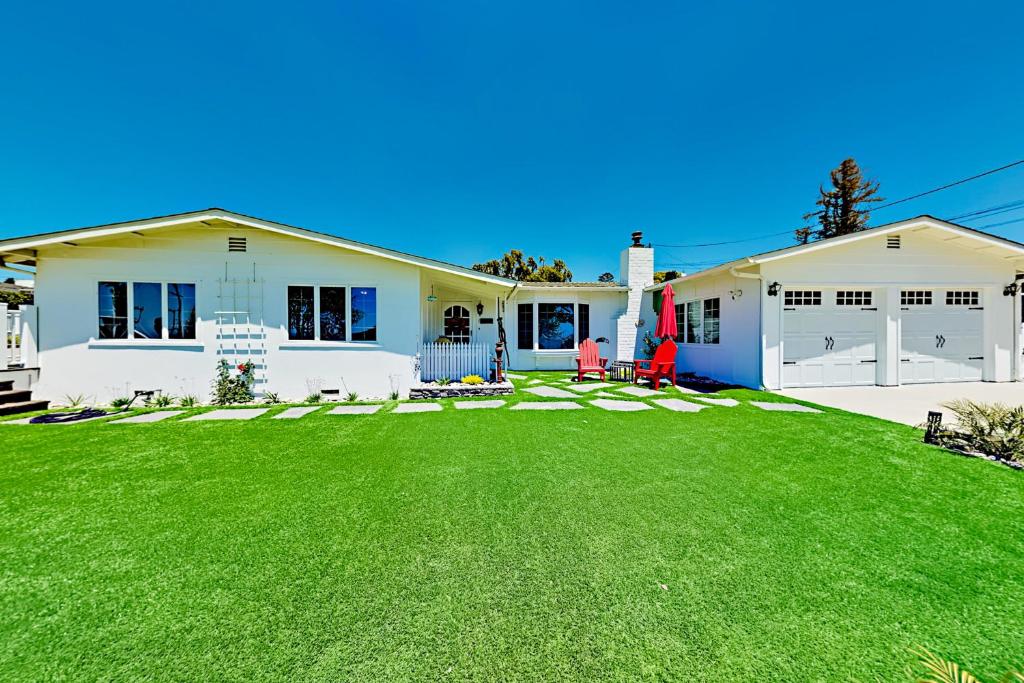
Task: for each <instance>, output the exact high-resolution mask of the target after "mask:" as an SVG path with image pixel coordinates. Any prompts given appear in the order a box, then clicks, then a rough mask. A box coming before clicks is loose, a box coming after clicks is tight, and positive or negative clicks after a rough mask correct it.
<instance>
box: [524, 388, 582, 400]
mask: <svg viewBox="0 0 1024 683" xmlns="http://www.w3.org/2000/svg"><path fill="white" fill-rule="evenodd" d="M524 391H528V392H530V393H531V394H533V395H534V396H543V397H544V398H577V396H576V394H574V393H572V392H571V391H566V390H565V389H559V388H557V387H534V388H532V389H525V390H524Z"/></svg>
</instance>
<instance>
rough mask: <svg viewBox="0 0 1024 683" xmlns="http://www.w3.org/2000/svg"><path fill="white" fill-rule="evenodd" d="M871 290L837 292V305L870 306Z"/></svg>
mask: <svg viewBox="0 0 1024 683" xmlns="http://www.w3.org/2000/svg"><path fill="white" fill-rule="evenodd" d="M870 305H871V292H858V291H844V290H842V289H840V290H839V291H838V292H836V306H870Z"/></svg>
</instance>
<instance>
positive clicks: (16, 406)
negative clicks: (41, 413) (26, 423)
mask: <svg viewBox="0 0 1024 683" xmlns="http://www.w3.org/2000/svg"><path fill="white" fill-rule="evenodd" d="M49 407H50V402H49V401H22V402H20V403H3V404H0V415H17V414H18V413H31V412H32V411H34V410H46V409H47V408H49Z"/></svg>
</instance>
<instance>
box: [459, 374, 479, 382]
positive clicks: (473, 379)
mask: <svg viewBox="0 0 1024 683" xmlns="http://www.w3.org/2000/svg"><path fill="white" fill-rule="evenodd" d="M461 381H462V383H463V384H483V383H484V378H483V377H481V376H480V375H466V376H465V377H463V378H462V380H461Z"/></svg>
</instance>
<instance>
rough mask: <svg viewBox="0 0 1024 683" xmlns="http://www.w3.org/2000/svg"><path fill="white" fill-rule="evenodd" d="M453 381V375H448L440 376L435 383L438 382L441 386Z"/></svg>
mask: <svg viewBox="0 0 1024 683" xmlns="http://www.w3.org/2000/svg"><path fill="white" fill-rule="evenodd" d="M451 383H452V378H451V377H447V376H446V377H438V378H437V379H435V380H434V384H436V385H437V386H439V387H446V386H448V385H449V384H451Z"/></svg>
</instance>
